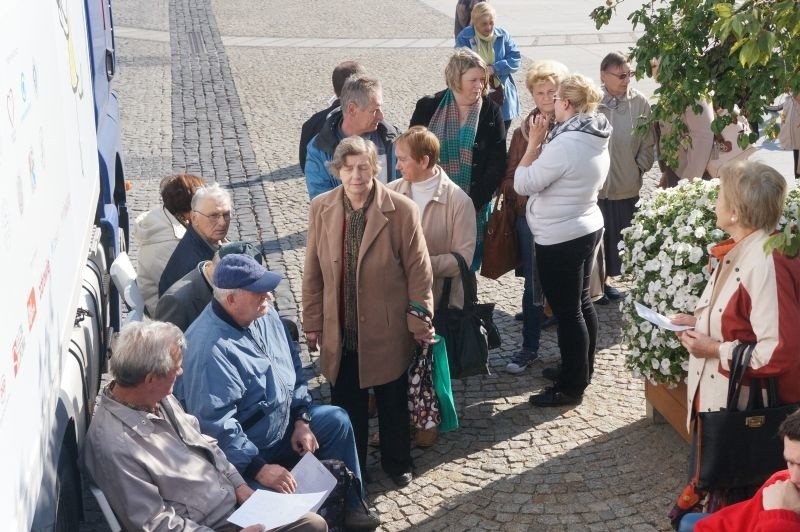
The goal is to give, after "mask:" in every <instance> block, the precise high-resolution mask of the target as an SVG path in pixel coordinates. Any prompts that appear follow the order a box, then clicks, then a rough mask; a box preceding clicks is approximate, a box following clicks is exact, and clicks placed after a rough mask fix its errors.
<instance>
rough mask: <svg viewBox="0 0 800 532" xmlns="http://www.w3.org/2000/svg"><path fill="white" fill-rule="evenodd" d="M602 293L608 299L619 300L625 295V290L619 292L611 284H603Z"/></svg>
mask: <svg viewBox="0 0 800 532" xmlns="http://www.w3.org/2000/svg"><path fill="white" fill-rule="evenodd" d="M603 295H604V296H605V297H607V298H608V299H609V301H619V300H620V299H622V298H623V297H625V292H620V291H619V290H617V289H616V288H614V287H613V286H609V285H605V287H604V288H603Z"/></svg>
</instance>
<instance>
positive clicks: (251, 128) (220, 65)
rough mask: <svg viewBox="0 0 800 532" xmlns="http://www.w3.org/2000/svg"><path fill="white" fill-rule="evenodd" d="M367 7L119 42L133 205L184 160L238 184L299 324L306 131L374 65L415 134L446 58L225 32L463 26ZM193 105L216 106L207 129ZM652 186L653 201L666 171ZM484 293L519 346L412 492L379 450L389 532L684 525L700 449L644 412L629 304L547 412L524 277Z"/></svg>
mask: <svg viewBox="0 0 800 532" xmlns="http://www.w3.org/2000/svg"><path fill="white" fill-rule="evenodd" d="M351 4H353V1H352V0H332V1H331V2H326V3H325V6H326V7H323V8H321V9H322V10H317V11H315V12H314V13H313V14H312V15H309V14H308V13H305V12H302V11H299V8H298V7H296V6H295V5H294V4H292V5H289V4H288V3H283V2H270V3H265V2H242V1H239V0H237V1H234V2H218V1H217V2H214V4H213V6H214V11H215V13H211V12H210V10H208V4H204V3H202V2H199V3H192V4H191V6H190V5H189V4H188V3H187V2H186V0H173V5H174V6H175V9H174V11H173V12H172V13H171V17H172V20H171V22H170V27H171V28H172V48H171V49H170V47H169V46H168V45H166V44H160V43H147V42H144V41H127V40H122V41H118V55H119V56H120V58H121V61H122V63H121V64H122V65H124V66H125V69H121V75H120V77H119V84H118V90H119V92H120V98H121V106H122V109H123V127H124V128H125V129H124V131H123V133H124V142H125V147H126V151H127V158H128V172H129V175H133V174H134V173H136V174H138V175H139V176H140V177H139V178H138V179H137V182H136V183H135V188H134V190H133V191H131V194H130V198H131V200H130V203H131V204H132V206H133V210H134V212H142V211H144V210H147V209H148V208H150V206H151V205H154V204H157V203H158V201H159V199H158V193H157V180H158V179H160V177H161V176H162V175H163V173H164V172H168V171H170V170H171V169H172V167H174V168H176V169H182V167H181V166H180V165H185V166H186V167H187V168H195V169H196V170H197V171H202V173H203V175H204V176H205V177H206V178H207V179H210V178H212V177H213V178H215V179H216V180H218V181H220V182H221V183H225V184H229V186H231V188H232V190H233V192H234V194H236V196H235V202H236V206H235V211H236V216H237V219H236V222H235V224H232V233H231V236H232V237H236V238H239V237H242V238H249V239H252V240H255V241H257V242H263V243H264V245H265V249H266V250H268V260H269V267H270V268H273V269H279V270H280V269H281V268H282V269H283V270H282V271H284V272H285V273H286V276H287V279H288V282H287V283H283V284H282V288H285V289H286V292H285V297H284V298H283V301H282V302H281V303H282V309H283V311H284V312H288V313H291V314H293V315H298V314H299V311H298V310H297V309H298V308H299V307H300V300H299V299H300V283H301V275H302V261H303V257H304V246H305V238H306V236H305V227H306V218H307V211H308V200H307V194H306V191H305V183H304V180H303V177H302V173H301V172H300V169H299V168H298V166H297V145H296V144H297V139H298V138H299V129H300V124H301V123H302V122H303V121H304V120H305V119H306V118H307V117H308V116H310V114H311V113H312V112H313V111H315V110H316V109H319V108H322V107H323V106H324V105H325V102H326V100H327V99H328V98H329V96H330V93H331V89H330V85H329V83H330V82H329V79H330V72H331V70H332V68H333V66H334V65H335V64H336V63H338V62H339V61H341V60H345V59H358V60H360V61H362V62H363V63H364V64H365V65H366V67H367V69H368V70H369V71H370V72H371V73H372V74H374V75H376V76H377V77H379V78H380V79H381V80H382V81H383V84H384V101H385V109H386V114H387V118H388V119H389V120H390V121H392V122H394V123H396V124H398V125H399V126H401V127H404V126H406V125H407V122H408V118H409V117H410V115H411V111H412V110H413V106H414V103H415V101H416V100H417V99H418V98H419V97H420V96H421V95H423V94H426V93H431V92H433V91H435V90H439V89H440V88H442V87H443V86H444V76H443V66H444V63H445V61H446V58H447V54H448V51H447V50H446V49H426V48H420V49H401V50H388V49H381V50H367V49H359V50H352V49H341V50H337V49H321V48H320V49H303V48H294V49H292V48H281V49H269V48H264V49H259V48H235V47H229V48H228V49H227V50H225V49H223V48H222V46H221V45H220V41H219V35H220V33H222V34H225V35H228V34H230V35H248V34H249V35H264V36H269V35H285V36H287V37H309V36H313V37H317V36H321V35H317V34H316V33H315V32H316V31H317V27H318V26H319V25H321V24H323V22H321V21H324V22H325V24H327V23H328V22H329V21H330V20H335V22H336V28H338V29H339V30H341V31H342V33H338V34H336V35H331V36H333V37H342V36H344V35H348V36H349V35H350V34H352V36H353V38H359V39H361V38H376V37H387V36H392V37H394V36H398V37H408V38H424V37H427V36H429V35H428V33H431V28H427V27H425V28H423V30H424V31H422V30H419V28H420V26H413V25H409V26H401V25H399V24H397V22H398V20H401V19H400V18H398V17H408V18H411V19H415V20H424V21H425V23H424V24H429V23H430V24H435V25H436V26H437V27H439V26H440V25H441V28H440V29H438V30H436V32H433V33H432V34H431V35H430V36H438V34H441V35H443V36H445V37H446V36H448V35H450V31H451V27H452V20H451V19H449V18H448V17H445V16H442V15H438V14H437V13H435V12H433V11H431V10H430V9H429V8H428V7H426V6H422V5H420V4H418V3H416V2H413V1H411V0H404V1H403V2H401V3H400V4H398V3H396V2H395V3H393V5H400V6H401V7H403V10H402V11H403V14H402V15H397V14H396V13H395V12H394V10H392V12H391V13H389V12H386V11H385V10H380V12H375V10H376V9H377V8H373V6H372V5H371V4H362V3H358V10H357V11H356V12H354V14H353V16H352V17H350V18H346V17H343V16H342V15H341V13H343V12H344V10H345V9H349V8H351V7H352V5H351ZM299 5H300V4H298V6H299ZM317 7H318V6H317V5H316V4H315V5H314V8H315V9H316V8H317ZM307 8H308V4H305V7H304V8H303V9H304V10H307ZM115 9H116V14H117V20H119V12H120V11H128V10H131V13H126V15H125V16H127V17H128V18H126V19H125V20H126V21H128V22H127V23H128V24H130V25H131V26H138V27H146V28H153V27H155V22H153V23H151V22H148V17H149V15H147V16H145V15H142V14H140V13H139V12H138V8H137V7H136V6H135V5H134V4H133V3H132V2H130V1H129V0H128V1H127V3H126V2H123V1H120V0H116V2H115ZM180 9H182V10H183V11H180V12H179V10H180ZM133 10H136V11H135V12H133ZM289 13H291V14H292V16H289ZM362 13H370V14H371V16H370V17H369V18H368V20H369V24H364V23H361V22H363V20H362V18H364V17H362V15H361V14H362ZM179 15H180V17H179ZM215 15H216V19H218V23H217V22H215ZM273 15H274V16H275V17H276V18H275V19H274V20H275V21H276V22H275V23H274V24H273V23H270V24H269V26H267V25H265V24H266V23H265V22H263V21H266V20H268V19H267V18H266V17H268V16H273ZM323 15H324V16H323ZM164 16H165V14H164ZM137 17H139V18H137ZM181 17H182V18H181ZM352 20H357V21H359V24H355V23H352V22H351V21H352ZM402 20H405V19H402ZM259 21H262V22H259ZM259 24H262V25H260V26H259ZM351 25H352V27H351ZM162 27H163V26H162ZM218 27H219V28H223V29H224V30H223V31H222V32H219V31H218V30H217V28H218ZM247 28H249V30H248V29H247ZM256 28H258V30H257V29H256ZM276 28H277V29H276ZM398 29H401V30H402V34H399V35H398V33H399V32H398ZM190 31H196V32H198V34H199V35H201V40H202V43H203V44H204V45H205V53H206V55H205V56H203V61H205V63H202V65H201V63H200V61H199V60H198V59H197V58H196V57H193V56H191V55H190V56H187V55H186V50H187V49H188V50H189V51H191V46H192V43H189V42H188V41H187V40H185V39H186V34H187V33H188V32H190ZM278 31H280V32H282V33H276V32H278ZM437 32H438V33H437ZM176 33H177V35H176ZM182 34H183V35H182ZM181 39H184V41H181ZM197 42H198V41H197V40H196V39H195V44H197ZM176 63H179V65H178V66H176V65H175V64H176ZM170 64H172V65H173V70H172V72H170V70H169V69H168V68H167V65H170ZM213 69H216V71H214V70H213ZM226 69H228V70H226ZM524 70H525V68H523V69H521V72H520V74H518V75H517V76H516V80H517V86H518V87H519V88H520V93H521V96H522V101H523V108H525V109H528V108H530V105H531V102H530V97H529V95H528V94H527V91H525V89H524V74H523V72H524ZM170 74H172V77H173V78H174V79H173V80H172V81H173V84H172V88H173V89H175V88H178V87H180V91H178V92H173V93H172V94H171V95H170V92H169V91H170ZM187 92H188V93H189V94H191V98H188V97H187V96H186V93H187ZM168 95H169V96H168ZM192 112H195V114H196V115H200V114H201V113H202V115H203V116H204V117H205V120H207V123H206V122H205V121H202V123H201V120H203V119H201V118H197V117H196V116H195V117H193V116H191V113H192ZM159 117H160V118H161V119H159ZM228 119H230V120H228ZM218 125H220V126H221V127H220V128H217V126H218ZM170 126H171V128H172V131H170V129H171V128H170ZM190 131H193V132H194V133H190ZM171 133H172V134H171ZM173 135H174V138H173ZM181 135H183V137H180V136H181ZM179 138H183V139H184V140H183V141H181V140H179ZM203 138H206V139H208V140H207V141H204V140H202V139H203ZM220 139H221V140H222V143H221V148H222V149H221V150H220V149H219V146H220V145H219V144H217V145H216V147H217V150H216V152H215V151H214V147H215V144H214V143H215V142H217V141H219V140H220ZM187 141H188V142H187ZM225 141H229V142H228V143H227V144H226V142H225ZM184 148H186V149H185V150H184ZM209 150H210V151H209ZM229 150H230V151H229ZM173 151H174V153H175V160H174V161H171V158H172V157H171V156H172V154H173ZM237 151H238V153H237ZM165 154H167V156H165ZM237 157H238V158H237ZM192 165H195V166H194V167H192ZM645 182H646V187H645V188H646V190H651V189H652V186H653V184H654V173H653V172H651V173H650V174H648V175H647V176H646V179H645ZM644 193H647V192H644ZM270 231H272V232H270ZM234 232H235V233H236V234H234ZM133 253H134V255H135V249H134V250H133ZM479 285H480V286H479V291H480V297H481V299H482V300H484V301H494V302H496V304H497V311H496V313H495V319H496V322H497V323H498V325H499V327H500V329H501V333H502V335H503V341H504V343H503V346H502V348H501V349H499V350H497V351H495V352H493V353H492V355H491V357H490V367H491V370H492V375H489V376H485V377H473V378H469V379H466V380H464V381H456V382H454V383H453V385H454V393H455V396H456V403H457V404H456V406H457V408H458V411H459V413H460V415H461V424H462V426H461V428H460V430H459V431H457V432H454V433H449V434H443V435H441V437H440V439H439V442H438V443H437V444H436V445H435V446H434V447H433V448H431V449H428V450H424V451H423V450H421V449H415V450H414V451H413V455H414V457H415V464H416V472H415V473H416V476H415V480H414V481H413V483H412V484H411V485H410V486H408V487H406V488H404V489H401V490H398V489H396V488H394V486H393V485H392V484H391V481H390V480H388V479H387V478H386V476H385V475H383V473H382V472H380V471H379V469H380V468H379V466H377V462H376V457H375V456H372V457H371V458H370V465H369V470H370V472H371V473H372V477H373V478H374V481H373V482H372V483H370V484H369V486H368V489H369V493H370V501H371V503H372V504H373V505H374V506H375V507H376V508H377V510H378V512H379V513H380V515H381V518H382V519H383V521H384V525H383V526H382V527H381V529H382V530H569V531H572V530H623V529H624V530H666V529H668V524H667V521H666V519H665V517H664V514H665V513H666V511H667V510H668V509H669V508H670V506H671V504H672V503H673V501H674V496H675V495H676V493H677V491H678V490H679V488H680V487H681V485H682V482H683V479H684V471H685V468H686V455H687V451H688V449H687V447H686V446H685V445H684V444H683V442H682V441H681V440H680V439H679V437H678V436H677V435H676V434H675V433H674V432H673V431H672V430H671V429H670V428H669V427H667V426H663V425H660V426H654V425H652V424H651V423H650V422H649V421H647V420H646V419H645V418H644V400H643V394H642V385H641V383H640V382H639V381H636V380H634V379H632V378H631V377H630V375H629V373H628V372H627V371H626V370H625V369H624V367H623V355H624V348H623V346H621V345H620V313H619V311H618V309H616V308H615V306H614V305H610V306H606V307H598V308H599V318H600V322H601V324H600V339H599V346H598V347H599V352H598V355H597V365H596V368H597V369H596V372H595V377H594V382H593V385H592V386H591V387H590V388H589V389H588V390H587V395H586V397H585V400H584V402H583V404H582V405H580V406H578V407H576V408H571V409H567V408H556V409H534V408H531V407H530V406H529V405H528V403H527V398H528V396H529V395H530V393H532V392H535V391H536V390H538V389H540V388H541V387H543V386H544V385H545V384H546V381H544V380H543V379H542V378H540V377H538V375H539V372H540V370H541V367H543V365H542V364H541V363H536V364H535V365H534V367H533V368H532V369H529V370H528V371H527V373H525V374H523V375H520V376H510V375H507V374H505V373H503V372H502V368H503V367H504V366H505V364H506V363H507V361H508V359H509V357H510V355H511V354H512V353H513V351H514V350H515V349H516V348H518V345H519V340H520V334H521V331H520V324H519V323H518V322H515V321H514V319H513V315H514V313H516V312H517V311H518V310H519V299H520V296H521V282H520V280H519V279H516V278H514V277H513V276H512V275H510V274H509V275H506V276H504V277H502V278H501V279H500V280H498V281H491V280H487V279H483V278H481V279H480V282H479ZM541 354H542V359H543V362H544V364H546V365H550V364H554V363H555V362H556V361H557V358H558V349H557V344H556V338H555V332H554V331H553V330H548V331H545V332H544V333H543V335H542V348H541ZM314 362H316V361H315V360H314ZM314 367H315V368H316V364H315V366H314ZM312 388H313V389H314V390H315V394H316V395H317V396H318V397H319V396H322V397H327V396H328V390H327V384H325V383H324V382H323V380H322V379H320V378H317V379H315V380H314V381H313V383H312ZM373 453H374V451H373ZM98 515H99V514H98V513H97V510H96V508H94V509H91V508H90V513H89V519H88V521H87V523H86V525H85V526H84V528H83V529H82V530H84V531H90V530H91V531H94V530H97V531H100V530H106V527H105V526H104V525H103V523H102V518H98Z"/></svg>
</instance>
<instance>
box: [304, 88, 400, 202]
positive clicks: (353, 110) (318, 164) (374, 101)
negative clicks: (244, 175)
mask: <svg viewBox="0 0 800 532" xmlns="http://www.w3.org/2000/svg"><path fill="white" fill-rule="evenodd" d="M341 101H342V105H341V107H340V108H339V109H335V110H334V111H333V112H331V114H330V115H329V116H328V118H327V119H326V120H325V125H324V126H323V127H322V131H320V132H319V134H318V135H317V136H316V137H314V138H313V139H312V140H311V142H310V143H309V145H308V153H307V158H306V165H305V174H306V186H307V187H308V195H309V198H311V199H314V197H315V196H318V195H319V194H322V193H323V192H327V191H329V190H333V189H334V188H336V187H337V186H339V185H340V184H341V181H339V179H337V178H336V177H334V176H333V174H332V173H331V172H330V171H329V170H328V162H329V161H330V160H331V159H332V158H333V152H334V151H335V150H336V146H338V145H339V142H340V141H341V140H342V139H343V138H346V137H350V136H352V135H358V136H360V137H363V138H365V139H369V140H371V141H372V142H373V143H375V146H376V147H377V148H378V157H379V159H380V165H381V172H380V173H379V174H378V180H379V181H381V182H382V183H387V182H389V181H393V180H394V178H395V177H396V175H397V174H396V172H395V158H394V148H392V142H394V139H395V138H396V137H397V135H398V130H397V128H396V127H395V126H393V125H391V124H389V123H388V122H385V121H384V120H383V111H382V110H381V107H382V106H383V92H382V90H381V84H380V82H379V81H378V80H377V79H375V78H369V77H366V76H351V77H350V78H348V79H347V81H345V83H344V87H342V97H341Z"/></svg>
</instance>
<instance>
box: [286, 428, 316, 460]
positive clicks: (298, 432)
mask: <svg viewBox="0 0 800 532" xmlns="http://www.w3.org/2000/svg"><path fill="white" fill-rule="evenodd" d="M292 449H294V450H295V452H296V453H297V454H299V455H300V456H303V455H304V454H306V453H308V452H310V453H312V454H313V453H315V452H317V449H319V443H318V442H317V437H316V436H314V433H313V432H311V427H310V426H309V425H308V423H306V422H305V421H302V420H298V421H295V422H294V432H292Z"/></svg>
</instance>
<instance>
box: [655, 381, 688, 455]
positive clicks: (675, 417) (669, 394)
mask: <svg viewBox="0 0 800 532" xmlns="http://www.w3.org/2000/svg"><path fill="white" fill-rule="evenodd" d="M644 398H645V400H646V401H647V417H648V418H649V419H651V420H652V421H653V422H654V423H664V422H666V423H669V424H670V425H672V428H673V429H675V432H677V433H678V434H680V436H681V438H683V439H684V440H686V442H687V443H691V440H690V439H689V432H688V431H687V430H686V412H687V410H686V409H687V408H688V407H687V405H686V383H685V382H681V383H680V384H679V385H678V386H676V387H675V388H667V387H666V386H664V385H662V384H659V385H655V384H651V383H650V381H647V380H645V381H644Z"/></svg>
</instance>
